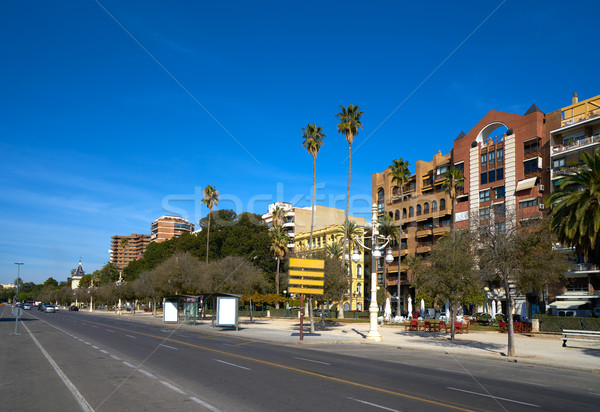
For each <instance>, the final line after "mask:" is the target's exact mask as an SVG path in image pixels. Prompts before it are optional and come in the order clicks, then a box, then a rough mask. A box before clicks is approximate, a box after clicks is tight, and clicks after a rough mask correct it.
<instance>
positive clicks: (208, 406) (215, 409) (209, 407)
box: [190, 396, 221, 412]
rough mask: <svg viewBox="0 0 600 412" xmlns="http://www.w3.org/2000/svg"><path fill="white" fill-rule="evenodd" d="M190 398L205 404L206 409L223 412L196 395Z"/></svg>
mask: <svg viewBox="0 0 600 412" xmlns="http://www.w3.org/2000/svg"><path fill="white" fill-rule="evenodd" d="M190 399H191V400H193V401H194V402H196V403H199V404H200V405H202V406H204V407H205V408H206V409H210V410H211V411H213V412H221V411H220V410H219V409H217V408H215V407H214V406H212V405H209V404H208V403H206V402H204V401H201V400H200V399H198V398H196V397H195V396H190Z"/></svg>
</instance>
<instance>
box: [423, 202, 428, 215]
mask: <svg viewBox="0 0 600 412" xmlns="http://www.w3.org/2000/svg"><path fill="white" fill-rule="evenodd" d="M423 213H425V214H428V213H429V203H427V202H425V204H424V205H423Z"/></svg>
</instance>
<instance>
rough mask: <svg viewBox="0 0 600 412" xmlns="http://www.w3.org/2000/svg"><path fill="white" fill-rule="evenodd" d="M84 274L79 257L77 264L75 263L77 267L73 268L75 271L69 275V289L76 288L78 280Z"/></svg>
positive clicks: (79, 280)
mask: <svg viewBox="0 0 600 412" xmlns="http://www.w3.org/2000/svg"><path fill="white" fill-rule="evenodd" d="M84 276H85V271H84V270H83V266H81V259H80V260H79V265H77V269H75V273H73V274H72V275H71V289H78V288H79V282H81V278H82V277H84Z"/></svg>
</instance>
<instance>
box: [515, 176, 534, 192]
mask: <svg viewBox="0 0 600 412" xmlns="http://www.w3.org/2000/svg"><path fill="white" fill-rule="evenodd" d="M536 181H537V176H536V177H530V178H529V179H525V180H519V183H517V190H516V192H519V191H521V190H527V189H531V188H532V187H533V186H535V182H536Z"/></svg>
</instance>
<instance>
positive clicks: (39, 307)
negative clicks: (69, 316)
mask: <svg viewBox="0 0 600 412" xmlns="http://www.w3.org/2000/svg"><path fill="white" fill-rule="evenodd" d="M48 305H49V303H40V304H39V305H38V310H39V311H40V312H45V311H46V306H48Z"/></svg>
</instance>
